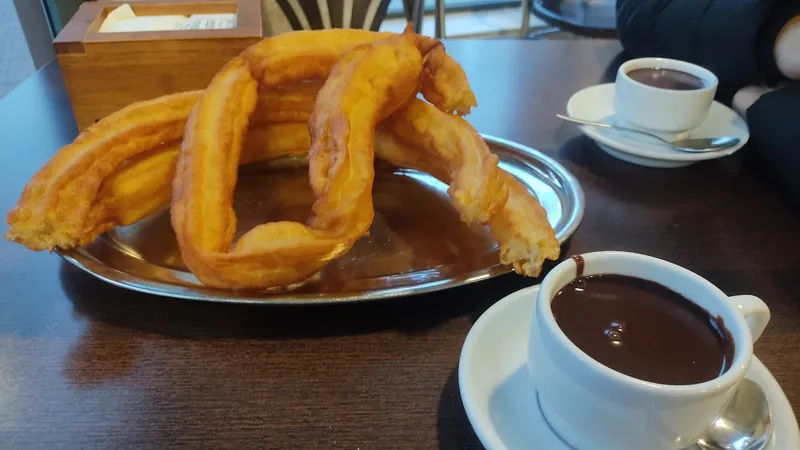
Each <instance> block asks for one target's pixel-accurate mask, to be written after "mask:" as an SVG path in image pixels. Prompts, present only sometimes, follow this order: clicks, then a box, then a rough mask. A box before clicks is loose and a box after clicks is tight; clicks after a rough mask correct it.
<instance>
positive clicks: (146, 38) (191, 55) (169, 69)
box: [54, 0, 262, 130]
mask: <svg viewBox="0 0 800 450" xmlns="http://www.w3.org/2000/svg"><path fill="white" fill-rule="evenodd" d="M123 3H125V2H122V1H97V2H86V3H83V4H82V5H81V7H80V8H79V9H78V12H77V13H75V15H74V16H73V17H72V19H71V20H70V21H69V23H67V25H66V26H65V27H64V29H63V30H62V31H61V33H59V35H58V37H56V39H55V41H54V45H55V52H56V55H57V56H58V62H59V64H60V65H61V71H62V73H63V76H64V82H65V83H66V86H67V91H68V92H69V97H70V100H71V101H72V109H73V111H74V113H75V119H76V120H77V122H78V128H79V129H80V130H83V129H85V128H86V127H88V126H89V125H91V124H93V123H95V122H96V121H98V120H99V119H101V118H103V117H105V116H107V115H109V114H111V113H113V112H115V111H117V110H119V109H121V108H123V107H125V106H127V105H130V104H131V103H134V102H137V101H141V100H148V99H152V98H155V97H159V96H161V95H166V94H172V93H175V92H182V91H189V90H195V89H204V88H205V87H206V86H207V85H208V83H209V82H210V81H211V78H213V76H214V74H215V73H217V71H218V70H219V69H220V68H221V67H222V66H223V65H224V64H225V63H226V62H228V61H229V60H230V59H231V58H233V57H234V56H236V55H238V54H239V53H240V52H241V51H242V50H244V49H245V48H247V47H248V46H250V45H252V44H255V43H256V42H258V41H259V40H261V38H262V31H261V1H260V0H210V1H209V0H131V1H129V2H128V4H129V5H130V6H131V8H132V9H133V11H134V13H135V14H136V15H137V16H153V15H169V14H181V15H191V14H219V13H236V27H235V28H231V29H218V30H178V31H142V32H124V33H100V32H99V31H98V30H99V29H100V26H101V25H102V24H103V21H104V20H105V18H106V17H107V16H108V13H109V12H111V11H113V10H114V8H116V7H118V6H120V5H122V4H123Z"/></svg>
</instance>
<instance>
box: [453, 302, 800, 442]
mask: <svg viewBox="0 0 800 450" xmlns="http://www.w3.org/2000/svg"><path fill="white" fill-rule="evenodd" d="M538 290H539V286H533V287H530V288H527V289H523V290H521V291H517V292H515V293H513V294H511V295H509V296H508V297H505V298H504V299H502V300H500V301H499V302H497V303H495V304H494V305H493V306H492V307H491V308H489V309H488V310H487V311H486V312H485V313H484V314H483V315H482V316H481V317H480V319H478V321H477V322H475V325H473V327H472V329H471V330H470V332H469V334H468V335H467V339H466V341H465V342H464V348H463V349H462V350H461V359H460V361H459V365H458V384H459V388H460V390H461V399H462V401H463V403H464V409H466V411H467V417H468V418H469V421H470V423H471V424H472V427H473V428H474V429H475V433H476V434H477V435H478V438H479V439H480V440H481V443H482V444H483V445H484V446H485V447H486V448H487V449H489V450H495V449H512V450H514V449H542V450H574V449H573V448H572V447H570V446H569V445H568V444H567V443H565V442H564V441H563V440H562V439H561V438H560V437H558V435H556V434H555V432H554V431H553V430H552V429H551V428H550V426H549V425H548V424H547V422H546V421H545V419H544V416H543V415H542V412H541V410H540V409H539V405H538V400H537V395H536V390H535V389H534V388H533V386H532V384H531V380H530V375H529V374H528V369H527V368H526V365H525V359H526V353H527V351H528V331H529V329H530V327H531V321H532V319H533V308H534V303H535V299H536V292H537V291H538ZM747 378H749V379H751V380H753V381H755V382H756V383H758V384H759V385H760V386H761V388H762V389H764V392H765V393H766V395H767V399H768V400H769V404H770V407H771V409H772V420H773V423H774V425H775V432H774V434H773V437H772V440H771V441H770V443H769V444H768V445H767V447H766V449H767V450H789V449H800V430H799V429H798V426H797V419H795V416H794V413H793V412H792V407H791V406H790V405H789V401H788V400H787V399H786V395H785V394H784V393H783V391H782V390H781V388H780V386H778V383H777V382H776V381H775V378H773V377H772V375H771V374H770V373H769V371H768V370H767V369H766V367H764V365H763V364H762V363H761V361H759V360H758V358H756V357H753V362H752V364H751V365H750V370H749V371H748V372H747ZM692 448H697V447H692Z"/></svg>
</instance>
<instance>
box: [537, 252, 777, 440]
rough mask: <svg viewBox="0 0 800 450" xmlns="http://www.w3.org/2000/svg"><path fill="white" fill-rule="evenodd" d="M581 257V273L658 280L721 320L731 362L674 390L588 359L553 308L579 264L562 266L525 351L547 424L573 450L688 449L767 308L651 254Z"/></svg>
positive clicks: (739, 374) (727, 391)
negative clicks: (700, 380) (712, 376)
mask: <svg viewBox="0 0 800 450" xmlns="http://www.w3.org/2000/svg"><path fill="white" fill-rule="evenodd" d="M583 258H584V260H585V271H584V275H597V274H619V275H627V276H632V277H637V278H642V279H645V280H651V281H655V282H657V283H660V284H662V285H664V286H666V287H668V288H670V289H672V290H673V291H675V292H677V293H679V294H681V295H683V296H684V297H686V298H688V299H689V300H691V301H692V302H694V303H696V304H697V305H699V306H700V307H702V308H704V309H705V310H706V311H708V312H709V313H710V314H711V315H712V316H714V317H717V316H719V317H721V318H722V321H723V323H724V324H725V327H726V328H727V329H728V331H729V332H730V333H731V336H732V337H733V341H734V357H733V362H732V365H731V367H730V368H729V369H728V370H727V371H726V372H725V373H723V374H722V375H720V376H719V377H717V378H715V379H713V380H710V381H707V382H704V383H700V384H692V385H678V386H676V385H664V384H657V383H652V382H648V381H643V380H639V379H636V378H633V377H631V376H628V375H625V374H623V373H620V372H617V371H615V370H613V369H611V368H609V367H607V366H605V365H603V364H601V363H599V362H597V361H596V360H594V359H592V358H591V357H590V356H589V355H587V354H586V353H584V352H583V351H582V350H581V349H579V348H578V347H577V346H576V345H575V344H573V343H572V342H571V341H570V340H569V338H567V336H566V335H565V334H564V332H563V331H561V329H560V328H559V327H558V325H557V323H556V321H555V318H554V317H553V311H552V309H551V308H550V304H551V301H552V300H553V297H554V296H555V295H556V294H557V293H558V292H559V291H560V290H561V288H563V287H564V286H566V285H567V284H568V283H569V282H570V281H572V280H573V279H574V278H575V276H576V263H575V262H574V261H573V260H571V259H570V260H566V261H564V262H562V263H561V264H559V265H558V266H556V267H555V268H554V269H553V270H552V271H551V272H550V273H549V274H547V276H546V277H545V278H544V280H543V281H542V284H541V288H540V289H539V294H538V297H537V299H536V308H535V313H534V319H533V324H534V325H533V327H532V329H531V334H530V342H529V349H528V352H529V353H528V370H529V372H530V374H531V376H532V378H533V381H534V386H535V387H536V390H537V391H538V393H539V403H540V405H541V408H542V412H543V413H544V416H545V418H546V419H547V421H548V423H549V424H550V426H552V427H553V429H554V430H555V431H556V432H557V433H558V434H559V435H560V436H561V437H562V438H563V439H564V440H565V441H567V442H568V443H570V444H571V445H572V446H574V447H575V448H576V449H578V450H594V449H614V450H641V449H648V450H678V449H682V448H684V447H687V446H689V445H691V444H693V443H694V442H695V441H696V440H697V438H698V437H700V436H701V435H702V433H703V431H704V430H705V429H706V427H707V426H708V425H709V424H710V423H711V422H712V421H713V420H715V419H716V418H717V417H718V415H719V414H720V413H721V412H722V411H723V409H724V408H725V407H726V406H727V404H728V402H729V401H730V399H731V397H732V395H733V394H734V393H735V391H736V387H737V386H738V384H739V382H740V381H741V380H742V378H743V377H744V375H745V373H746V372H747V368H748V367H749V365H750V361H751V359H752V357H753V341H755V340H756V339H758V337H759V336H760V335H761V333H762V332H763V331H764V328H765V327H766V326H767V323H768V322H769V317H770V312H769V309H768V308H767V305H766V304H764V302H763V301H761V300H760V299H758V298H756V297H753V296H750V295H740V296H736V297H728V296H727V295H725V294H724V293H723V292H722V291H720V290H719V289H718V288H716V287H715V286H714V285H713V284H711V283H710V282H709V281H707V280H706V279H704V278H702V277H700V276H699V275H697V274H695V273H693V272H691V271H689V270H687V269H684V268H682V267H680V266H677V265H675V264H672V263H669V262H666V261H663V260H660V259H657V258H653V257H650V256H644V255H639V254H635V253H625V252H597V253H589V254H585V255H583Z"/></svg>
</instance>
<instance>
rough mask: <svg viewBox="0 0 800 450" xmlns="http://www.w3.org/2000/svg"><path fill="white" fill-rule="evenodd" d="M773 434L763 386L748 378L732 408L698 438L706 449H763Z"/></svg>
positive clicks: (744, 381)
mask: <svg viewBox="0 0 800 450" xmlns="http://www.w3.org/2000/svg"><path fill="white" fill-rule="evenodd" d="M771 436H772V418H771V416H770V412H769V404H768V403H767V398H766V396H764V391H762V390H761V386H759V385H758V384H756V383H755V382H753V381H750V380H748V379H746V378H745V379H744V380H742V381H741V383H739V387H738V388H737V389H736V393H735V394H734V395H733V399H731V402H730V404H729V405H728V408H727V409H726V410H725V412H724V413H722V415H721V416H720V417H719V418H718V419H717V420H715V421H714V422H713V423H712V424H711V425H710V426H709V427H708V429H707V430H706V434H705V436H703V437H702V438H700V439H699V440H698V441H697V445H698V446H699V447H700V448H702V449H704V450H761V449H763V448H764V447H766V446H767V443H768V442H769V438H770V437H771Z"/></svg>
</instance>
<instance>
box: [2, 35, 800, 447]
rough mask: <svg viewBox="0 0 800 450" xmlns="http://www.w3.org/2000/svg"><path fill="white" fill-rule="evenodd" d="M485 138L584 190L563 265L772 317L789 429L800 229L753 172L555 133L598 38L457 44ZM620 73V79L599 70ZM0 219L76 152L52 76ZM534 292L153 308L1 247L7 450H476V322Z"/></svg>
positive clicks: (799, 397) (798, 389) (23, 127)
mask: <svg viewBox="0 0 800 450" xmlns="http://www.w3.org/2000/svg"><path fill="white" fill-rule="evenodd" d="M448 49H449V50H450V51H451V53H452V54H453V55H454V56H455V57H456V59H458V60H459V61H460V62H461V63H462V64H463V65H464V67H465V68H466V71H467V72H468V74H469V76H470V79H471V81H472V85H473V87H474V88H475V92H476V94H477V96H478V99H479V100H480V107H479V108H478V109H477V111H476V112H475V113H474V114H473V115H472V116H471V119H470V120H471V121H472V123H473V124H475V125H476V126H477V128H478V129H480V131H482V132H485V133H490V134H493V135H497V136H500V137H503V138H508V139H513V140H516V141H519V142H521V143H523V144H526V145H530V146H532V147H535V148H538V149H541V150H543V151H544V152H546V153H547V154H549V155H552V156H554V157H556V158H557V159H558V160H560V161H561V162H563V163H564V165H566V167H567V168H568V169H569V170H570V171H572V173H574V174H575V175H576V176H577V177H578V178H579V179H580V181H581V183H582V184H583V188H584V189H585V191H586V203H587V210H586V216H585V218H584V221H583V224H582V225H581V227H580V229H579V230H578V231H577V233H576V234H575V235H574V237H573V238H572V240H571V241H570V242H569V243H568V244H567V245H566V246H565V247H564V252H563V253H564V255H570V254H574V253H579V252H588V251H592V250H605V249H620V250H631V251H637V252H642V253H647V254H650V255H655V256H659V257H663V258H666V259H668V260H671V261H674V262H676V263H678V264H681V265H683V266H686V267H688V268H689V269H691V270H694V271H696V272H698V273H700V274H701V275H703V276H705V277H707V278H708V279H709V280H711V281H712V282H714V283H716V284H717V285H718V286H719V287H720V288H722V289H723V290H724V291H725V292H727V293H729V294H740V293H749V294H755V295H758V296H760V297H761V298H763V299H764V300H765V301H766V302H767V303H768V304H769V305H770V307H771V308H772V314H773V316H772V323H771V324H770V326H769V328H768V330H767V332H766V333H765V334H764V335H763V336H762V338H761V340H760V341H759V342H758V344H757V345H756V354H757V355H758V356H759V357H760V358H761V359H762V360H763V361H764V363H765V364H766V365H767V367H769V368H770V369H771V370H772V373H773V374H774V375H775V377H776V378H777V379H778V381H779V382H780V383H781V385H782V386H783V388H784V389H785V391H786V393H787V395H788V396H789V400H790V401H791V402H792V403H793V405H794V407H795V412H796V413H798V414H800V409H798V407H800V379H798V377H797V375H798V373H800V354H798V353H799V352H800V299H798V294H797V292H799V291H800V276H799V275H800V239H798V238H797V236H798V232H800V231H799V230H800V216H799V215H798V212H797V209H796V207H794V208H793V206H792V205H791V204H789V203H788V202H787V201H785V200H784V199H783V198H782V197H781V195H780V194H779V193H778V190H777V189H775V188H774V186H772V185H771V183H770V181H769V178H768V177H767V176H765V175H764V174H762V173H761V172H759V171H758V170H757V169H755V168H754V165H753V163H752V162H751V161H750V160H749V159H747V158H746V157H742V156H738V157H736V156H735V157H732V158H729V159H726V160H720V161H715V162H710V163H704V164H698V165H696V166H692V167H689V168H685V169H678V170H656V169H645V168H640V167H636V166H632V165H628V164H626V163H623V162H620V161H617V160H615V159H612V158H610V157H608V156H606V155H605V154H604V153H602V152H601V151H600V150H599V149H598V148H597V147H595V146H594V145H593V144H591V143H590V142H589V141H587V140H586V139H585V138H582V137H578V132H577V130H576V128H574V127H573V126H570V125H566V124H562V123H559V122H558V121H557V120H556V118H555V117H554V114H555V113H556V112H558V111H563V110H564V105H565V103H566V101H567V99H568V98H569V96H570V95H571V94H572V93H573V92H575V91H576V90H578V89H580V88H583V87H586V86H589V85H592V84H595V83H598V82H601V81H603V80H604V77H605V73H607V72H609V71H608V70H607V65H608V64H609V62H610V61H611V60H612V59H613V58H614V57H615V55H616V54H617V52H618V51H619V46H618V44H616V43H614V42H611V41H570V42H558V41H548V42H530V41H503V40H491V41H472V40H467V41H453V42H450V43H448ZM611 72H613V70H612V71H611ZM0 124H1V125H0V127H2V128H0V136H2V150H0V167H4V168H5V172H4V174H3V177H2V178H0V210H2V211H3V212H5V211H7V210H8V209H9V208H10V207H11V206H12V204H13V203H14V202H15V201H16V199H17V195H18V194H19V192H20V190H21V189H22V186H23V185H24V183H25V182H26V181H27V180H28V178H29V177H30V176H31V175H32V174H33V173H34V172H35V171H36V170H37V169H38V168H39V167H40V166H41V165H42V164H43V163H44V162H45V160H46V159H47V158H48V157H49V156H50V155H52V154H53V153H54V152H55V151H56V149H57V148H58V147H59V146H61V145H62V144H65V143H67V142H69V141H70V140H72V139H73V138H74V136H75V124H74V121H73V119H72V115H71V112H70V109H69V103H68V99H67V97H66V94H65V90H64V86H63V84H62V81H61V79H60V73H59V69H58V67H57V66H56V65H54V64H50V65H49V66H47V67H46V68H44V69H43V70H42V71H40V72H39V73H37V74H36V75H35V76H33V77H32V78H30V79H29V80H27V81H26V82H25V83H24V84H23V85H22V86H20V87H19V88H18V89H16V90H15V91H14V92H12V93H11V94H9V95H8V96H7V97H6V98H4V99H3V100H2V101H0ZM0 227H2V228H1V229H0V231H2V232H3V233H4V232H5V227H6V225H5V224H3V225H2V226H0ZM535 282H536V280H526V279H522V278H520V277H517V276H511V275H509V276H506V277H501V278H499V279H495V280H493V281H489V282H484V283H479V284H477V285H473V286H469V287H465V288H462V289H456V290H452V291H448V292H444V293H438V294H432V295H426V296H421V297H417V298H406V299H399V300H393V301H386V302H382V303H373V304H364V305H350V306H337V307H286V308H274V307H235V306H222V305H212V304H201V303H193V302H188V301H179V300H170V299H164V298H157V297H150V296H147V295H141V294H137V293H133V292H129V291H125V290H122V289H118V288H115V287H113V286H110V285H107V284H105V283H103V282H100V281H97V280H95V279H94V278H92V277H90V276H88V275H85V274H83V273H81V272H79V271H78V270H76V269H74V268H72V267H70V266H69V265H67V264H65V263H63V262H62V261H61V260H60V258H58V257H57V256H55V255H51V254H46V253H33V252H30V251H27V250H25V249H23V248H22V247H20V246H18V245H16V244H12V243H9V242H6V241H0V443H1V444H0V447H2V448H4V449H18V448H31V449H42V448H48V447H52V448H58V449H73V448H74V449H78V448H80V449H87V448H98V449H109V448H128V447H135V448H158V449H163V448H170V447H181V448H187V447H188V448H200V447H204V448H231V449H233V448H235V449H241V448H299V449H308V448H346V449H357V448H361V449H366V448H380V449H384V448H420V449H421V448H436V447H439V448H479V447H480V443H479V442H478V441H477V439H476V437H475V435H474V433H473V432H472V430H471V428H470V425H469V423H468V422H467V419H466V416H465V413H464V410H463V407H462V405H461V400H460V398H459V393H458V382H457V378H456V367H457V365H458V356H459V351H460V349H461V344H462V342H463V340H464V337H465V336H466V333H467V330H469V328H470V326H471V325H472V323H473V322H474V321H475V319H476V318H477V317H478V316H479V315H480V314H481V313H482V312H483V311H484V310H485V309H486V308H488V307H489V306H490V305H491V304H492V303H494V302H495V301H497V300H499V299H500V298H501V297H503V296H504V295H506V294H507V293H510V292H512V291H514V290H516V289H519V288H521V287H523V286H525V285H528V284H533V283H535Z"/></svg>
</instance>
